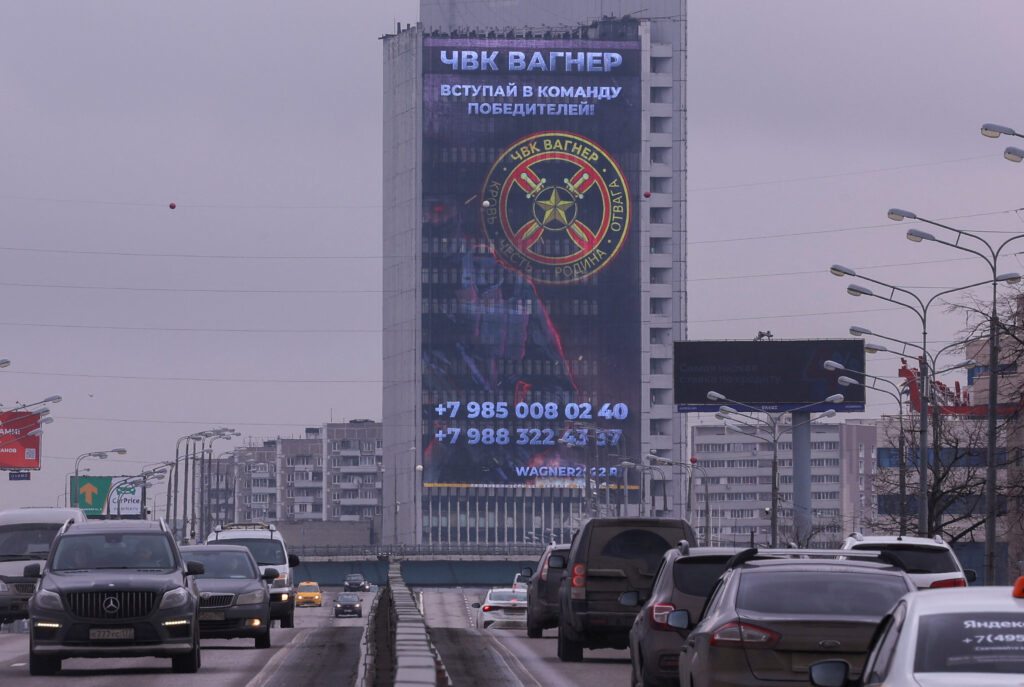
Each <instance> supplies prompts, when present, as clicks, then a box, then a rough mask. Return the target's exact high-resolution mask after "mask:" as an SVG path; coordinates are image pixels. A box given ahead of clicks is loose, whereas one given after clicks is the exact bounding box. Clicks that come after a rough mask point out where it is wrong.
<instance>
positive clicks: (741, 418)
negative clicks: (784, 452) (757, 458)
mask: <svg viewBox="0 0 1024 687" xmlns="http://www.w3.org/2000/svg"><path fill="white" fill-rule="evenodd" d="M708 399H710V400H712V401H718V402H724V403H730V404H732V405H735V406H742V407H743V408H746V409H748V410H751V411H754V412H763V413H764V415H765V416H766V417H767V421H766V422H762V421H761V420H760V419H759V418H756V417H754V416H752V415H748V414H746V413H742V412H740V411H738V410H736V409H735V408H732V407H730V406H721V407H720V408H719V409H718V412H717V413H715V417H716V418H718V419H720V420H728V419H732V420H735V421H736V422H739V423H740V425H741V426H736V425H733V426H732V427H730V426H729V425H728V424H726V428H727V429H730V428H731V429H732V430H733V431H736V432H739V433H740V434H746V435H747V436H751V437H754V438H755V439H767V440H769V441H771V442H772V466H771V467H772V473H771V480H772V488H771V513H770V516H771V545H772V548H775V547H777V546H778V544H779V439H781V438H782V435H783V434H790V433H792V432H793V430H794V429H796V428H797V425H796V424H791V425H790V426H789V427H786V426H785V425H784V424H783V423H782V417H783V416H784V415H786V414H787V413H798V412H800V411H801V410H807V409H808V408H813V407H814V406H819V405H821V404H822V403H842V402H843V401H844V400H845V399H844V397H843V395H842V394H832V395H831V396H829V397H827V398H825V399H824V400H822V401H819V402H817V403H808V404H806V405H802V406H799V407H797V408H793V409H791V410H788V411H786V412H784V413H769V412H765V411H762V410H761V409H760V408H758V407H756V406H752V405H747V404H746V403H742V402H740V401H734V400H732V399H730V398H727V397H726V396H725V395H724V394H720V393H718V392H717V391H709V392H708ZM835 414H836V411H835V409H834V408H829V409H828V410H827V411H825V412H824V413H822V414H821V415H819V416H818V417H817V418H814V420H818V419H824V418H828V417H834V416H835ZM814 420H809V421H808V423H810V422H813V421H814ZM762 432H763V433H762ZM793 471H794V475H793V513H794V522H793V530H794V532H795V533H797V534H805V535H806V534H808V533H809V532H810V523H804V522H803V518H804V514H803V513H802V511H803V510H804V509H805V508H806V510H808V512H809V511H810V495H809V494H807V495H804V496H806V498H804V497H803V496H798V494H797V476H796V460H795V456H794V463H793ZM806 483H807V485H808V487H809V486H810V477H809V476H808V478H807V480H806ZM805 501H806V503H805ZM798 512H800V514H799V516H798V515H797V514H798ZM798 519H799V520H800V522H799V523H798V522H797V520H798ZM798 524H799V525H800V526H799V527H798ZM801 543H803V542H801Z"/></svg>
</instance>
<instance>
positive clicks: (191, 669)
mask: <svg viewBox="0 0 1024 687" xmlns="http://www.w3.org/2000/svg"><path fill="white" fill-rule="evenodd" d="M201 665H202V658H201V657H200V655H199V639H198V638H197V639H196V640H195V642H193V644H192V651H190V652H188V653H187V654H184V655H182V656H174V657H172V658H171V670H173V671H174V672H176V673H195V672H198V671H199V666H201Z"/></svg>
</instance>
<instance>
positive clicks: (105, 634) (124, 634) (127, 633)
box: [89, 627, 135, 639]
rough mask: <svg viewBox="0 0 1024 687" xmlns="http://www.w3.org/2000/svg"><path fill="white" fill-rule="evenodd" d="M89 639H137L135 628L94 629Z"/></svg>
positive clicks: (91, 629)
mask: <svg viewBox="0 0 1024 687" xmlns="http://www.w3.org/2000/svg"><path fill="white" fill-rule="evenodd" d="M89 639H135V628H134V627H92V628H89Z"/></svg>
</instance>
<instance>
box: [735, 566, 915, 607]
mask: <svg viewBox="0 0 1024 687" xmlns="http://www.w3.org/2000/svg"><path fill="white" fill-rule="evenodd" d="M904 580H905V578H903V577H902V576H898V575H887V574H871V573H866V572H831V571H826V570H821V571H804V570H801V571H793V570H765V569H763V568H762V569H761V570H753V571H751V573H750V574H745V575H743V577H742V578H741V579H740V583H739V590H738V592H737V596H736V607H737V608H738V609H740V610H741V612H742V611H749V612H754V613H764V614H767V615H829V616H862V617H863V616H872V617H877V618H881V617H882V616H884V615H885V614H886V613H887V612H888V611H889V609H890V608H892V605H893V604H895V603H896V600H897V599H899V598H900V597H901V596H903V595H904V594H906V593H907V592H908V591H910V590H909V589H908V588H907V585H906V583H905V581H904Z"/></svg>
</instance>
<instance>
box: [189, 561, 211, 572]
mask: <svg viewBox="0 0 1024 687" xmlns="http://www.w3.org/2000/svg"><path fill="white" fill-rule="evenodd" d="M205 572H206V566H205V565H203V564H202V563H200V562H199V561H185V574H186V575H202V574H203V573H205Z"/></svg>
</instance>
